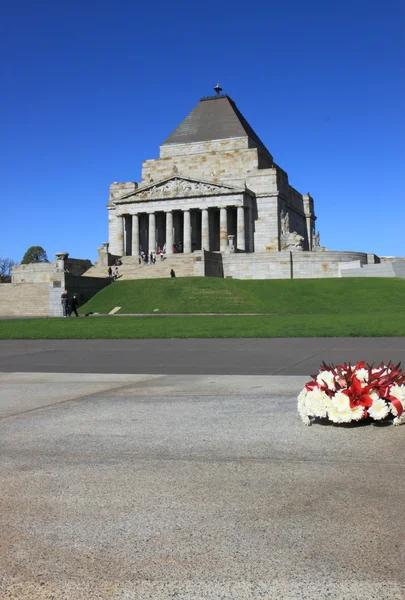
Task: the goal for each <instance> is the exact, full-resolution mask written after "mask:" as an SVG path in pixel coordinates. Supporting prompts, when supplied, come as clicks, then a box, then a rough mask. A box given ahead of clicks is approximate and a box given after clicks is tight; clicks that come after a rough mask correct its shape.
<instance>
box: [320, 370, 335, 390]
mask: <svg viewBox="0 0 405 600" xmlns="http://www.w3.org/2000/svg"><path fill="white" fill-rule="evenodd" d="M316 382H317V384H318V385H322V386H325V385H326V386H327V387H328V388H329V389H330V390H335V389H336V387H335V376H334V375H333V373H332V371H321V372H320V373H319V374H318V375H317V378H316Z"/></svg>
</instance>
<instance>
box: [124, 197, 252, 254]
mask: <svg viewBox="0 0 405 600" xmlns="http://www.w3.org/2000/svg"><path fill="white" fill-rule="evenodd" d="M228 208H233V209H235V208H236V228H235V231H234V232H233V231H232V233H234V235H235V234H236V236H235V237H236V240H235V241H236V245H237V248H238V250H241V251H245V249H246V242H245V237H246V236H245V220H247V223H248V226H249V223H250V218H249V217H248V219H245V210H249V208H248V207H245V206H236V207H235V206H233V207H220V208H219V250H220V252H225V251H226V249H227V246H228ZM210 209H211V210H214V211H215V210H216V211H218V208H217V207H207V208H202V209H200V210H198V211H196V210H194V209H193V210H192V211H190V210H189V209H184V210H176V211H171V210H169V211H157V212H150V213H135V214H123V215H121V216H120V217H118V219H119V228H118V248H117V250H118V254H119V255H121V256H123V255H125V254H129V253H131V254H132V255H133V256H137V255H138V254H139V251H140V242H141V240H140V218H141V215H143V216H144V217H147V219H148V221H147V231H148V236H147V246H148V248H147V252H148V254H150V253H151V252H156V249H157V239H156V215H157V214H159V213H160V214H162V212H163V213H164V215H165V236H164V241H165V244H166V254H172V252H173V245H174V243H175V242H176V240H174V239H173V231H174V230H173V212H175V213H177V214H179V213H182V222H183V227H182V238H183V240H182V247H183V248H182V251H183V252H185V253H189V252H192V239H191V236H192V227H191V212H200V213H201V249H204V250H210V249H213V248H210V240H211V239H212V236H211V235H210V234H212V233H213V232H212V231H211V230H210V227H211V226H212V225H211V226H210V218H209V212H210ZM129 220H130V222H129ZM180 220H181V217H180ZM198 229H200V228H198ZM129 231H130V232H131V233H130V235H131V241H130V245H129V242H128V235H129V234H128V232H129ZM216 233H217V232H216ZM142 249H143V250H144V251H146V249H145V248H142ZM215 249H217V248H215Z"/></svg>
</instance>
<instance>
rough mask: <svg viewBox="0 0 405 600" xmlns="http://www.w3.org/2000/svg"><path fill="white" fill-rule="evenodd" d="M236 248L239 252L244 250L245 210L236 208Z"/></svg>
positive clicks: (241, 207)
mask: <svg viewBox="0 0 405 600" xmlns="http://www.w3.org/2000/svg"><path fill="white" fill-rule="evenodd" d="M236 247H237V248H238V249H239V250H245V208H244V207H243V206H238V207H237V239H236Z"/></svg>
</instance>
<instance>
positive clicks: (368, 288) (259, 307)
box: [0, 277, 405, 339]
mask: <svg viewBox="0 0 405 600" xmlns="http://www.w3.org/2000/svg"><path fill="white" fill-rule="evenodd" d="M115 306H121V307H122V308H121V312H122V313H145V314H149V313H152V311H153V309H155V308H158V309H159V311H160V314H163V313H193V312H197V313H211V312H212V313H218V314H220V313H259V316H253V315H251V316H236V315H232V316H224V315H220V316H191V315H189V316H187V315H186V316H173V317H164V316H162V317H160V316H157V317H149V316H147V317H89V318H85V317H82V318H80V319H76V318H75V317H72V318H71V319H62V318H60V319H12V320H4V321H0V339H69V338H70V339H103V338H104V339H146V338H226V337H229V338H246V337H350V336H352V337H370V336H373V337H374V336H375V337H379V336H405V280H403V279H371V278H370V279H369V278H367V279H365V278H364V279H360V278H359V279H351V278H350V279H349V278H348V279H301V280H274V279H273V280H256V281H241V280H236V279H235V280H232V279H214V278H203V277H202V278H194V277H193V278H184V279H183V278H176V279H153V280H139V281H121V282H120V281H118V282H115V283H113V284H112V285H110V286H108V287H107V288H105V289H104V290H102V291H101V292H99V293H98V294H97V295H96V296H95V297H94V298H92V299H91V300H90V301H89V302H88V303H87V304H85V305H84V306H81V307H80V308H79V313H80V314H82V315H84V314H85V313H86V312H98V313H108V312H109V311H110V310H111V309H112V308H114V307H115ZM264 313H270V315H268V314H264Z"/></svg>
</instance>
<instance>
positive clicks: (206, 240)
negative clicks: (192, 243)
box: [201, 208, 210, 250]
mask: <svg viewBox="0 0 405 600" xmlns="http://www.w3.org/2000/svg"><path fill="white" fill-rule="evenodd" d="M201 248H202V250H209V249H210V231H209V225H208V208H203V209H201Z"/></svg>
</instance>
